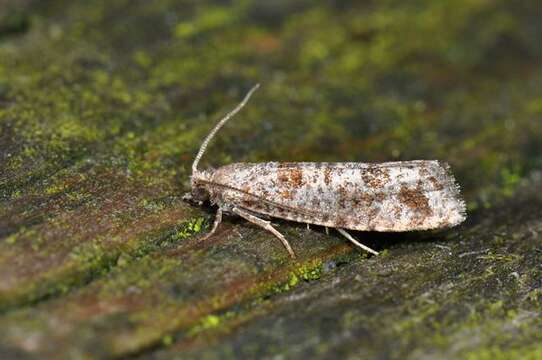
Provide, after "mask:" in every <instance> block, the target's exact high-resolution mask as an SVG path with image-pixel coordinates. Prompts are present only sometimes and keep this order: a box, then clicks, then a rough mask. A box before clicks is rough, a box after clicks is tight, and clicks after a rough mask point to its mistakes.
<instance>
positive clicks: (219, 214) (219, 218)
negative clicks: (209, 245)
mask: <svg viewBox="0 0 542 360" xmlns="http://www.w3.org/2000/svg"><path fill="white" fill-rule="evenodd" d="M221 222H222V208H221V207H219V208H218V210H217V211H216V216H215V222H214V223H213V228H212V229H211V231H209V232H208V233H207V234H205V235H204V236H203V237H202V238H201V240H200V241H204V240H207V239H208V238H210V237H211V236H212V235H213V234H214V233H215V231H216V229H218V225H220V223H221Z"/></svg>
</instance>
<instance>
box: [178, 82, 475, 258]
mask: <svg viewBox="0 0 542 360" xmlns="http://www.w3.org/2000/svg"><path fill="white" fill-rule="evenodd" d="M258 87H259V84H258V85H256V86H254V87H253V88H252V89H251V90H250V91H249V92H248V93H247V94H246V95H245V97H244V99H243V100H242V101H241V102H240V103H239V104H238V105H237V106H236V107H235V108H234V109H233V110H232V111H231V112H229V113H228V114H227V115H226V116H224V117H223V118H222V119H221V120H220V121H219V122H218V123H217V125H216V126H215V127H214V128H213V129H212V130H211V132H210V133H209V134H208V135H207V137H206V138H205V140H204V141H203V143H202V145H201V147H200V149H199V151H198V153H197V155H196V157H195V159H194V162H193V164H192V176H191V192H190V193H188V194H186V195H185V199H186V200H190V201H192V202H196V203H197V204H199V205H201V204H203V202H204V201H210V203H211V204H212V205H216V206H217V207H218V210H217V212H216V218H215V221H214V223H213V226H212V228H211V231H210V232H209V233H208V234H206V235H205V236H204V239H206V238H208V237H210V236H211V235H213V234H214V233H215V231H216V230H217V228H218V226H219V224H220V223H221V221H222V215H223V214H224V213H228V214H235V215H238V216H240V217H242V218H244V219H246V220H248V221H249V222H251V223H253V224H256V225H258V226H260V227H262V228H263V229H265V230H267V231H269V232H271V233H272V234H273V235H274V236H276V237H277V238H278V239H279V240H280V241H281V242H282V244H283V245H284V247H285V248H286V250H287V251H288V253H289V254H290V256H291V257H292V258H295V253H294V251H293V249H292V247H291V246H290V244H289V242H288V241H287V240H286V238H285V237H284V236H283V235H282V234H281V233H280V232H279V231H277V229H275V228H274V227H273V225H272V224H271V222H270V221H269V220H268V219H269V218H280V219H286V220H291V221H296V222H301V223H306V224H314V225H321V226H325V227H326V230H327V228H328V227H330V228H335V229H337V231H338V232H339V233H340V234H342V235H343V236H344V237H346V238H347V239H348V240H349V241H351V242H352V243H354V244H355V245H356V246H358V247H360V248H362V249H364V250H366V251H368V252H370V253H372V254H375V255H378V252H376V251H375V250H373V249H371V248H369V247H367V246H365V245H363V244H361V243H360V242H358V241H357V240H356V239H354V238H353V237H352V236H351V235H350V234H349V233H348V232H347V231H346V230H360V231H385V232H398V231H413V230H428V229H440V228H448V227H453V226H456V225H458V224H460V223H461V222H463V221H464V220H465V219H466V210H465V203H464V201H463V200H462V198H461V195H460V191H459V186H458V185H457V183H456V181H455V179H454V177H453V175H452V173H451V171H450V167H449V166H448V165H447V164H446V163H444V162H440V161H437V160H414V161H398V162H384V163H359V162H342V163H341V162H336V163H325V162H321V163H319V162H266V163H234V164H230V165H226V166H222V167H220V168H218V169H206V170H199V169H198V163H199V161H200V160H201V158H202V156H203V154H204V153H205V150H206V149H207V146H208V145H209V142H210V141H211V140H212V139H213V137H214V136H215V135H216V133H217V132H218V131H219V130H220V129H221V128H222V126H224V124H225V123H226V122H227V121H228V120H229V119H231V118H232V117H233V116H234V115H235V114H237V113H238V112H239V111H240V110H241V109H242V108H243V107H244V106H245V105H246V103H247V102H248V100H249V99H250V97H251V95H252V94H253V93H254V91H256V89H258ZM307 226H308V225H307Z"/></svg>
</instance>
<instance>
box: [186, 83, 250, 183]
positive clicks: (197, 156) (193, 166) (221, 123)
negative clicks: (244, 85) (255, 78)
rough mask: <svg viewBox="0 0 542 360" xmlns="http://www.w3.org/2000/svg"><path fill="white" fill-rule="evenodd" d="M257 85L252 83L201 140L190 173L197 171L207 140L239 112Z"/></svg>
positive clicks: (207, 143)
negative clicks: (240, 99)
mask: <svg viewBox="0 0 542 360" xmlns="http://www.w3.org/2000/svg"><path fill="white" fill-rule="evenodd" d="M259 87H260V84H256V85H254V86H253V87H252V89H250V91H249V92H248V93H247V94H246V95H245V98H244V99H243V100H242V101H241V102H240V103H239V104H238V105H237V106H236V107H235V109H233V110H232V111H230V112H229V113H228V114H226V116H224V117H223V118H222V119H220V121H219V122H218V124H216V125H215V127H214V128H213V130H211V132H210V133H209V135H207V137H206V138H205V140H203V143H202V144H201V147H200V148H199V151H198V154H197V155H196V158H195V159H194V163H193V164H192V174H194V173H196V172H198V163H199V161H200V159H201V157H202V156H203V154H204V153H205V150H206V149H207V146H208V145H209V142H210V141H211V139H212V138H213V137H214V136H215V134H216V133H217V132H218V130H220V128H222V126H224V124H225V123H226V122H227V121H228V120H229V119H231V118H232V117H233V116H234V115H235V114H237V113H238V112H239V110H241V109H242V108H243V107H244V106H245V105H246V103H247V102H248V100H249V99H250V97H251V96H252V94H253V93H254V91H256V90H258V88H259Z"/></svg>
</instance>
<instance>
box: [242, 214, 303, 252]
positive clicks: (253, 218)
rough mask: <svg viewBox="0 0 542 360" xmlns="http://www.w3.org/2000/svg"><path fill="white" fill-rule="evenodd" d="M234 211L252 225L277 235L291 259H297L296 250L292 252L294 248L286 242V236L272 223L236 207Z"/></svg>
mask: <svg viewBox="0 0 542 360" xmlns="http://www.w3.org/2000/svg"><path fill="white" fill-rule="evenodd" d="M232 211H233V212H234V213H235V214H237V215H239V216H241V217H242V218H244V219H245V220H247V221H250V222H251V223H253V224H255V225H258V226H260V227H262V228H264V229H265V230H267V231H269V232H270V233H271V234H273V235H275V236H276V237H277V238H278V239H279V240H280V241H281V242H282V245H284V247H285V248H286V250H288V254H290V257H291V258H292V259H295V253H294V250H292V247H291V246H290V244H289V243H288V240H286V238H285V237H284V235H282V234H281V233H280V232H278V231H277V229H275V228H274V227H273V226H272V225H271V222H270V221H266V220H263V219H260V218H259V217H257V216H254V215H252V214H250V213H248V212H246V211H244V210H241V209H239V208H236V207H234V208H232Z"/></svg>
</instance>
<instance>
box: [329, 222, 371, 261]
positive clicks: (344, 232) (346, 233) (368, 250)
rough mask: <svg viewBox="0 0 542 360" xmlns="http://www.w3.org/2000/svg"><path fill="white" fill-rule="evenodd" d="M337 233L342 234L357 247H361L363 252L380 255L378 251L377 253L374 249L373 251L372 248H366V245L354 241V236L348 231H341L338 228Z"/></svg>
mask: <svg viewBox="0 0 542 360" xmlns="http://www.w3.org/2000/svg"><path fill="white" fill-rule="evenodd" d="M337 231H338V232H340V233H341V235H343V236H344V237H345V238H347V239H348V240H350V241H351V242H352V243H353V244H354V245H356V246H357V247H360V248H362V249H363V250H365V251H367V252H370V253H371V254H374V255H378V251H375V250H373V249H371V248H370V247H368V246H366V245H363V244H362V243H360V242H359V241H357V240H356V239H354V238H353V237H352V235H350V234H349V233H348V232H346V230H344V229H341V228H337Z"/></svg>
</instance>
